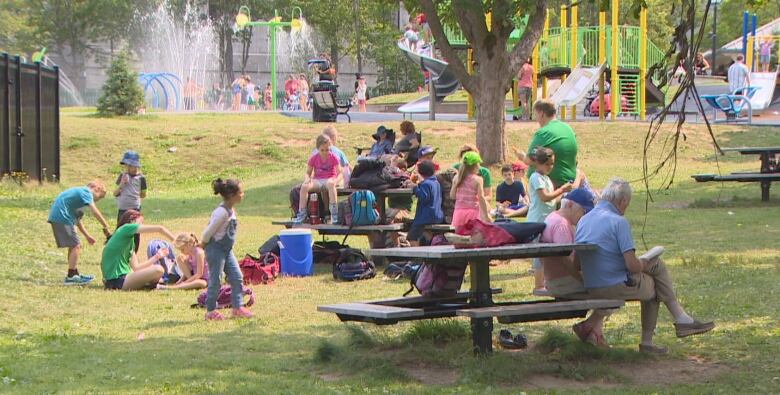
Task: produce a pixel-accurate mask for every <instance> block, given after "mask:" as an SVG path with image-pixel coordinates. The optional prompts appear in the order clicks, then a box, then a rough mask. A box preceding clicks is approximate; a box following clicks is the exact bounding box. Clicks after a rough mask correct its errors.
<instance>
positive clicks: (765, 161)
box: [691, 147, 780, 202]
mask: <svg viewBox="0 0 780 395" xmlns="http://www.w3.org/2000/svg"><path fill="white" fill-rule="evenodd" d="M721 151H723V152H724V153H726V152H738V153H740V154H741V155H758V156H759V159H760V160H761V167H760V168H759V171H758V172H734V173H731V174H728V175H717V174H694V175H693V176H691V177H693V178H694V179H695V180H696V181H698V182H708V181H721V182H724V181H736V182H758V183H760V184H761V200H762V201H765V202H766V201H769V188H770V186H771V185H772V181H780V166H778V163H777V162H776V160H775V156H776V155H777V154H780V147H737V148H723V149H721Z"/></svg>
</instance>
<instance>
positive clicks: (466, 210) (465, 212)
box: [450, 151, 490, 229]
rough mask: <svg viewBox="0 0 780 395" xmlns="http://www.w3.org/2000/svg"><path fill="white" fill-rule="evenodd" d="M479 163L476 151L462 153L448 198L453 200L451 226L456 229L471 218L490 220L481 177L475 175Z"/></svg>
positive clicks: (477, 171)
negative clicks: (453, 210)
mask: <svg viewBox="0 0 780 395" xmlns="http://www.w3.org/2000/svg"><path fill="white" fill-rule="evenodd" d="M480 163H482V158H480V156H479V154H478V153H476V152H473V151H472V152H467V153H466V154H465V155H463V159H462V160H461V164H460V167H459V168H458V175H457V176H456V177H455V179H454V180H453V182H452V185H453V187H452V189H451V190H450V198H452V199H454V200H455V212H454V213H453V215H452V226H453V227H455V228H456V229H457V228H458V227H460V226H463V225H465V224H466V223H467V222H469V220H471V219H473V218H479V219H481V220H483V221H485V222H490V219H489V218H488V214H487V212H488V210H487V201H486V200H485V193H484V187H483V186H482V177H479V176H477V174H478V173H479V164H480Z"/></svg>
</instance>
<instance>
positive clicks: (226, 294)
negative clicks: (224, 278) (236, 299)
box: [192, 284, 255, 309]
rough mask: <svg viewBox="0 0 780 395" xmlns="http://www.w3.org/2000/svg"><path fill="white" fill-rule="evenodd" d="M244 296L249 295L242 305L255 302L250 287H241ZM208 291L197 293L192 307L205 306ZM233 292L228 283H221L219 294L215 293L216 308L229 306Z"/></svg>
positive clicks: (249, 304)
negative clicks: (195, 301)
mask: <svg viewBox="0 0 780 395" xmlns="http://www.w3.org/2000/svg"><path fill="white" fill-rule="evenodd" d="M243 292H244V297H247V296H248V297H249V300H247V301H246V302H244V306H246V307H249V306H251V305H253V304H255V294H254V293H252V288H248V287H243ZM207 294H208V291H203V292H201V293H200V295H198V303H195V304H193V305H192V307H206V297H207ZM232 294H233V290H232V289H231V288H230V285H227V284H225V285H223V286H222V288H220V289H219V294H218V295H217V308H218V309H225V308H229V307H231V305H230V298H231V296H232Z"/></svg>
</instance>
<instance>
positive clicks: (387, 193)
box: [338, 188, 414, 225]
mask: <svg viewBox="0 0 780 395" xmlns="http://www.w3.org/2000/svg"><path fill="white" fill-rule="evenodd" d="M357 191H360V189H353V188H339V190H338V195H339V196H348V195H351V194H352V193H353V192H357ZM374 196H376V203H377V206H379V224H380V225H384V224H385V223H386V222H387V218H386V215H385V213H386V212H387V198H388V197H393V196H414V192H413V191H412V188H390V189H385V190H383V191H374Z"/></svg>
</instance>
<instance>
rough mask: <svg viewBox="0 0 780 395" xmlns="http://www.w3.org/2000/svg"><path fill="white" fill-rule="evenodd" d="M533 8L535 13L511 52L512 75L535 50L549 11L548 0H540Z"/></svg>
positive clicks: (510, 67)
mask: <svg viewBox="0 0 780 395" xmlns="http://www.w3.org/2000/svg"><path fill="white" fill-rule="evenodd" d="M533 10H534V11H533V14H531V15H530V17H529V18H528V25H527V26H526V27H525V31H524V32H523V36H522V37H520V41H518V42H517V44H515V47H514V48H512V53H510V54H509V71H510V73H511V75H515V74H517V72H518V71H520V67H522V66H523V63H525V61H526V60H527V59H528V58H529V55H531V53H532V52H533V50H534V46H536V42H537V41H539V37H541V36H542V29H544V19H545V16H546V13H547V0H539V1H538V2H537V3H536V7H534V8H533ZM537 67H538V65H537Z"/></svg>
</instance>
